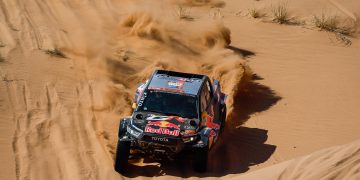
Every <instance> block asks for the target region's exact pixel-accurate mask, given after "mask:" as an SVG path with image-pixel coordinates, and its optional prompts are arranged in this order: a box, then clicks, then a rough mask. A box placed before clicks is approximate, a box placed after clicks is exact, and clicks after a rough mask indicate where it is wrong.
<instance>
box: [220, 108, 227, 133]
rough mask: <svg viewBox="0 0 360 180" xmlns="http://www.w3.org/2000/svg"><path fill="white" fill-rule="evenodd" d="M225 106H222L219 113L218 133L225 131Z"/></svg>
mask: <svg viewBox="0 0 360 180" xmlns="http://www.w3.org/2000/svg"><path fill="white" fill-rule="evenodd" d="M226 111H227V110H226V105H225V106H224V111H223V112H222V113H221V125H220V132H223V131H224V129H225V123H226Z"/></svg>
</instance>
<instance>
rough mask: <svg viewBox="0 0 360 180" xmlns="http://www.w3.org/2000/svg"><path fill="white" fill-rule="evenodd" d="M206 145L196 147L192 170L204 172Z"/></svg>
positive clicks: (206, 154) (206, 159)
mask: <svg viewBox="0 0 360 180" xmlns="http://www.w3.org/2000/svg"><path fill="white" fill-rule="evenodd" d="M208 154H209V148H208V146H206V147H202V148H199V149H196V151H195V158H194V170H195V171H196V172H201V173H203V172H206V170H207V164H208Z"/></svg>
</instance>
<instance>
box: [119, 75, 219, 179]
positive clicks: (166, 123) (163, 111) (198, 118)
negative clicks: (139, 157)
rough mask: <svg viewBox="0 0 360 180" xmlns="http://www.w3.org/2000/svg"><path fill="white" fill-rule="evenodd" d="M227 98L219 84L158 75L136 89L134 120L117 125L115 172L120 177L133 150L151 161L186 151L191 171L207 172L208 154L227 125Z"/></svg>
mask: <svg viewBox="0 0 360 180" xmlns="http://www.w3.org/2000/svg"><path fill="white" fill-rule="evenodd" d="M225 99H226V95H225V94H224V93H222V92H221V89H220V82H219V81H218V80H214V82H213V84H212V83H211V82H210V79H209V77H208V76H206V75H198V74H188V73H180V72H174V71H165V70H156V71H155V72H154V73H153V74H152V76H151V78H150V79H149V80H147V81H146V82H145V83H143V84H140V85H139V86H138V88H137V90H136V94H135V101H134V104H133V108H134V112H133V114H132V116H131V117H126V118H123V119H121V121H120V125H119V133H118V137H119V139H118V144H117V150H116V158H115V165H114V166H115V170H116V171H117V172H119V173H122V172H124V171H125V170H126V168H127V165H128V158H129V155H130V150H136V151H139V152H141V153H142V154H144V155H147V156H149V157H151V158H153V159H174V158H175V157H176V156H177V155H178V154H179V153H180V152H190V153H188V154H191V156H190V157H192V160H193V162H194V163H193V168H194V170H195V171H198V172H204V171H206V170H207V160H208V151H209V150H210V148H211V147H212V146H213V144H214V143H215V142H216V140H217V139H218V137H219V134H220V133H221V132H222V130H223V129H224V126H225V118H226V104H225Z"/></svg>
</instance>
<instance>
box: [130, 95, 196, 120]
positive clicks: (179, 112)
mask: <svg viewBox="0 0 360 180" xmlns="http://www.w3.org/2000/svg"><path fill="white" fill-rule="evenodd" d="M143 97H145V98H144V100H143V102H141V100H140V101H139V103H138V109H137V110H138V111H147V112H157V113H163V114H166V115H175V116H180V117H184V118H198V113H197V107H198V106H197V100H196V97H195V96H190V95H185V94H177V93H172V92H163V91H153V90H148V91H146V92H144V95H143Z"/></svg>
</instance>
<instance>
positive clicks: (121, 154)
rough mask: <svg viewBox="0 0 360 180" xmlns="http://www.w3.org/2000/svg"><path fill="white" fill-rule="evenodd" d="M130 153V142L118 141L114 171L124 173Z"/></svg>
mask: <svg viewBox="0 0 360 180" xmlns="http://www.w3.org/2000/svg"><path fill="white" fill-rule="evenodd" d="M129 154H130V142H129V141H118V144H117V147H116V155H115V156H116V157H115V165H114V168H115V171H117V172H118V173H124V172H125V171H126V169H127V166H128V159H129Z"/></svg>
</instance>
